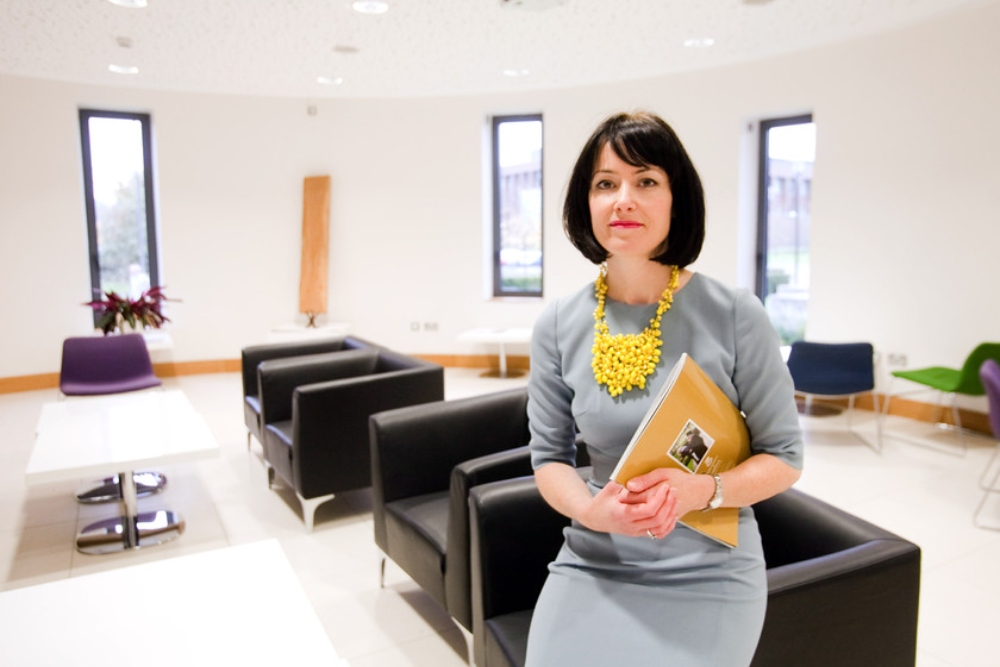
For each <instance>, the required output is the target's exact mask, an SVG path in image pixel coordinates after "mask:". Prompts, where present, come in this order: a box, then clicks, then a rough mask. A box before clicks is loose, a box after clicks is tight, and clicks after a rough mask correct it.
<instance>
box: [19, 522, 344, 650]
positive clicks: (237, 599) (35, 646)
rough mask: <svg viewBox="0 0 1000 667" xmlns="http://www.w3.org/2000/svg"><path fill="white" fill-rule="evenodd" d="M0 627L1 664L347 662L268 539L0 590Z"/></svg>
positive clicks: (287, 564) (281, 551)
mask: <svg viewBox="0 0 1000 667" xmlns="http://www.w3.org/2000/svg"><path fill="white" fill-rule="evenodd" d="M0 627H2V628H3V641H2V642H0V665H10V666H13V665H17V666H18V667H34V666H36V665H37V666H38V667H50V666H51V665H73V666H74V667H99V666H103V665H107V664H113V663H115V662H119V661H136V662H138V663H140V664H142V665H143V666H144V667H160V666H163V667H175V666H176V665H279V664H288V665H324V666H325V667H348V665H347V663H346V662H345V661H343V660H342V659H341V658H339V657H338V655H337V652H336V650H335V649H334V648H333V646H332V645H331V644H330V638H329V636H328V635H327V633H326V631H325V630H324V628H323V625H322V623H321V622H320V620H319V617H317V615H316V612H315V610H314V609H313V606H312V604H311V603H310V602H309V599H308V597H307V596H306V593H305V591H304V590H303V588H302V585H301V583H300V582H299V580H298V577H296V575H295V572H294V570H292V566H291V564H290V563H289V562H288V559H287V558H286V557H285V553H284V551H283V550H282V548H281V546H280V545H279V544H278V542H277V541H276V540H264V541H261V542H253V543H251V544H245V545H239V546H232V547H227V548H224V549H214V550H212V551H204V552H200V553H197V554H191V555H186V556H179V557H176V558H166V559H162V560H157V561H154V562H150V563H143V564H140V565H131V566H128V567H120V568H116V569H113V570H108V571H105V572H98V573H94V574H87V575H82V576H76V577H70V578H68V579H61V580H59V581H53V582H49V583H44V584H39V585H37V586H29V587H26V588H18V589H14V590H11V591H6V592H3V593H0ZM116 656H117V657H116Z"/></svg>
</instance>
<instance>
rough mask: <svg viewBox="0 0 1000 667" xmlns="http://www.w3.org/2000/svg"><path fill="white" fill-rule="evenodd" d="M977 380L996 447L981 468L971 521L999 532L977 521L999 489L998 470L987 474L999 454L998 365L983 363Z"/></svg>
mask: <svg viewBox="0 0 1000 667" xmlns="http://www.w3.org/2000/svg"><path fill="white" fill-rule="evenodd" d="M979 379H980V380H982V382H983V389H985V390H986V399H987V401H988V402H989V416H990V429H991V430H992V431H993V437H994V438H996V439H997V447H996V449H994V450H993V457H992V458H991V459H990V462H989V464H987V466H986V467H985V468H983V474H982V475H981V476H980V477H979V486H981V487H982V489H983V498H982V500H980V501H979V506H978V507H976V511H975V513H974V514H973V515H972V521H973V523H975V524H976V525H977V526H979V527H980V528H990V529H992V530H1000V526H987V525H984V524H983V523H981V522H980V520H979V513H980V512H982V510H983V505H985V504H986V500H987V499H988V498H989V497H990V496H991V495H992V494H994V493H1000V489H998V488H996V485H997V478H1000V468H997V470H996V472H994V473H993V475H992V476H990V474H989V473H990V470H991V469H992V468H993V464H994V463H996V460H997V453H998V452H1000V364H997V362H996V361H994V360H993V359H987V360H986V361H984V362H983V365H982V366H980V368H979ZM987 478H988V479H989V481H987Z"/></svg>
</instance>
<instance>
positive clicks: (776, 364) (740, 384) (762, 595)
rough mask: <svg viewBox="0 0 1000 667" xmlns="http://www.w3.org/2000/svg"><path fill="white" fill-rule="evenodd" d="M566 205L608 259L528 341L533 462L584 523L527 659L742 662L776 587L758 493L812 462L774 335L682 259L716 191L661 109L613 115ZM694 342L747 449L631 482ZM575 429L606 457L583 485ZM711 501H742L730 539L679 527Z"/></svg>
mask: <svg viewBox="0 0 1000 667" xmlns="http://www.w3.org/2000/svg"><path fill="white" fill-rule="evenodd" d="M563 218H564V225H565V229H566V232H567V235H568V236H569V238H570V240H571V241H572V242H573V244H574V245H575V246H576V247H577V248H578V249H579V250H580V252H582V253H583V255H584V256H585V257H587V258H588V259H590V260H591V261H592V262H594V263H595V264H598V265H600V269H599V271H598V277H597V280H596V282H595V284H593V285H588V286H586V287H585V288H584V289H582V290H580V291H579V292H577V293H576V294H572V295H570V296H568V297H565V298H562V299H559V300H557V301H556V302H554V303H552V304H550V305H549V306H548V307H547V308H546V309H545V311H544V312H543V314H542V315H541V316H540V317H539V319H538V321H537V322H536V325H535V329H534V334H533V336H532V348H531V375H530V378H529V404H528V411H529V417H530V420H529V421H530V426H531V435H532V438H531V450H532V465H533V467H534V469H535V478H536V480H537V482H538V486H539V488H540V490H541V492H542V495H543V496H544V497H545V499H546V501H547V502H548V503H549V504H551V505H552V506H553V507H554V508H555V509H556V510H558V511H559V512H561V513H563V514H565V515H566V516H568V517H570V518H571V519H572V524H571V526H570V527H569V528H567V529H566V531H565V541H564V544H563V547H562V549H561V551H560V552H559V555H558V556H557V558H556V560H555V562H553V563H552V565H551V566H550V568H549V577H548V579H547V581H546V584H545V587H544V589H543V591H542V594H541V596H540V598H539V600H538V604H537V606H536V608H535V612H534V616H533V619H532V625H531V633H530V635H529V641H528V665H529V667H562V666H567V667H569V666H572V667H579V666H581V665H604V664H609V661H612V660H617V661H622V660H624V661H632V660H640V661H645V662H640V663H638V664H650V665H668V666H669V667H709V666H717V667H722V666H725V667H745V666H746V665H749V663H750V661H751V659H752V657H753V654H754V650H755V648H756V645H757V641H758V639H759V636H760V629H761V625H762V623H763V619H764V611H765V604H766V599H767V582H766V578H765V569H764V559H763V555H762V551H761V543H760V536H759V534H758V531H757V525H756V522H755V520H754V517H753V511H752V510H751V509H750V507H749V506H750V505H751V504H753V503H755V502H757V501H760V500H763V499H765V498H768V497H770V496H772V495H775V494H777V493H780V492H781V491H783V490H785V489H787V488H789V487H790V486H791V485H792V484H793V483H794V482H795V481H796V480H797V479H798V477H799V474H800V469H801V467H802V440H801V433H800V430H799V425H798V417H797V414H796V410H795V402H794V395H793V388H792V382H791V379H790V377H789V375H788V371H787V368H786V366H785V364H784V362H783V361H782V357H781V353H780V349H779V341H778V337H777V334H776V333H775V332H774V329H773V328H772V327H771V324H770V322H769V320H768V318H767V315H766V313H765V311H764V309H763V307H762V305H761V303H760V301H759V300H758V299H757V298H756V297H755V296H753V295H752V294H751V293H749V292H746V291H743V290H734V289H730V288H728V287H725V286H723V285H722V284H720V283H719V282H717V281H715V280H713V279H711V278H708V277H706V276H704V275H701V274H699V273H694V272H692V271H691V270H689V269H688V268H686V267H687V266H688V265H690V264H691V263H692V262H694V261H695V259H697V257H698V255H699V253H700V251H701V246H702V241H703V240H704V235H705V204H704V195H703V192H702V187H701V181H700V179H699V177H698V173H697V171H696V170H695V168H694V165H693V164H692V162H691V159H690V158H689V157H688V155H687V152H686V151H685V149H684V147H683V145H682V144H681V142H680V140H679V139H678V138H677V136H676V134H675V133H674V131H673V129H672V128H671V127H670V126H669V125H667V123H665V122H664V121H663V120H662V119H660V118H659V117H657V116H655V115H653V114H649V113H635V114H619V115H616V116H612V117H611V118H608V119H607V120H605V121H604V122H603V123H602V124H601V125H600V126H599V127H598V128H597V130H596V131H595V132H594V134H593V135H592V136H591V137H590V139H589V140H588V142H587V144H586V145H585V146H584V149H583V151H582V153H581V155H580V157H579V159H578V160H577V163H576V166H575V167H574V170H573V173H572V175H571V178H570V183H569V187H568V191H567V196H566V202H565V206H564V209H563ZM684 352H687V353H688V354H689V355H690V356H691V357H692V358H693V359H694V360H695V361H696V362H697V363H698V364H699V365H700V366H701V367H702V368H703V369H704V370H705V371H706V372H707V373H708V374H709V376H710V377H711V378H712V379H713V380H714V381H715V382H716V384H718V385H719V386H720V387H721V388H722V390H723V391H724V392H725V393H726V394H727V395H728V396H729V398H730V399H732V401H733V402H734V403H735V404H736V405H737V406H739V407H740V409H741V410H743V412H744V413H745V415H746V420H747V425H748V427H749V430H750V433H751V439H752V442H751V452H752V455H751V456H750V458H749V459H747V460H746V461H744V462H743V463H741V464H740V465H738V466H736V467H735V468H733V469H731V470H729V471H727V472H725V473H723V474H721V475H719V476H718V477H716V478H713V476H709V475H691V474H688V473H685V472H683V471H680V470H668V469H659V470H655V471H653V472H651V473H649V474H646V475H643V476H641V477H638V478H635V479H633V480H631V481H629V483H628V485H627V488H626V487H622V486H621V485H619V484H617V483H615V482H611V481H609V476H610V474H611V471H612V470H613V468H614V466H615V464H616V463H617V461H618V458H619V456H620V455H621V453H622V452H623V451H624V449H625V447H626V445H627V444H628V442H629V440H630V439H631V437H632V434H633V432H634V431H635V428H636V426H637V425H638V424H639V421H640V420H641V419H642V417H643V415H644V414H645V413H646V411H647V409H648V408H649V406H650V403H651V400H652V397H653V396H654V395H655V394H656V391H657V389H658V388H659V386H660V385H661V384H662V382H663V380H664V378H665V376H666V374H667V371H668V370H669V369H670V368H671V367H672V366H673V364H674V362H676V361H677V359H678V358H679V357H680V355H681V354H682V353H684ZM577 430H579V432H580V434H581V435H582V440H583V441H584V442H586V443H587V448H588V452H589V454H590V459H591V462H592V464H593V466H594V468H593V475H592V477H591V478H590V479H589V481H586V482H585V481H583V480H582V479H581V478H580V476H579V475H578V473H577V471H576V470H574V468H573V466H574V461H575V460H576V450H575V446H574V443H575V442H576V432H577ZM666 446H669V443H665V447H666ZM717 506H723V507H738V508H740V512H739V514H740V526H739V546H738V547H736V548H730V547H728V546H725V545H723V544H721V543H718V542H715V541H714V540H712V539H710V538H707V537H705V536H703V535H702V534H700V533H698V532H695V531H693V530H691V529H689V528H687V526H685V525H683V524H681V523H678V518H679V517H681V516H683V515H684V514H686V513H688V512H690V511H695V510H702V509H705V508H708V507H717Z"/></svg>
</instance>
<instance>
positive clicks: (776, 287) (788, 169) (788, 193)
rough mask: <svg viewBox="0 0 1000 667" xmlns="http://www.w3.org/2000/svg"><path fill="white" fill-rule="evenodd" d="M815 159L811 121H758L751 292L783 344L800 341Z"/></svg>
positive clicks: (805, 302)
mask: <svg viewBox="0 0 1000 667" xmlns="http://www.w3.org/2000/svg"><path fill="white" fill-rule="evenodd" d="M815 158H816V125H815V124H814V123H813V122H812V116H810V115H806V116H795V117H792V118H777V119H771V120H765V121H762V122H761V125H760V163H759V164H760V167H759V169H760V174H759V175H760V178H759V179H758V183H759V184H760V191H759V192H758V197H757V202H758V214H757V278H756V291H757V296H759V297H760V298H761V300H762V301H763V302H764V305H765V306H766V307H767V312H768V315H770V317H771V323H772V324H773V325H774V328H775V329H777V330H778V334H779V335H780V336H781V342H782V344H785V345H788V344H790V343H792V342H794V341H796V340H801V339H802V338H804V337H805V328H806V311H807V305H808V303H809V231H810V230H809V227H810V219H811V218H810V207H811V203H812V177H813V163H814V161H815Z"/></svg>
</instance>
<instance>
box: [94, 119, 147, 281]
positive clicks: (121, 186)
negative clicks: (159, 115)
mask: <svg viewBox="0 0 1000 667" xmlns="http://www.w3.org/2000/svg"><path fill="white" fill-rule="evenodd" d="M150 136H151V134H150V118H149V115H148V114H139V113H121V112H111V111H96V110H89V109H81V110H80V139H81V147H82V153H83V176H84V198H85V201H86V210H87V232H88V239H89V250H90V282H91V298H92V299H100V298H101V297H102V295H103V294H105V293H106V292H111V291H114V292H117V293H118V294H120V295H122V296H128V297H131V298H136V297H138V296H139V295H140V294H141V293H142V292H143V291H144V290H147V289H149V288H150V287H151V286H156V285H159V275H158V265H157V253H156V218H155V215H154V207H153V174H152V155H151V153H152V151H151V139H150Z"/></svg>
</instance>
